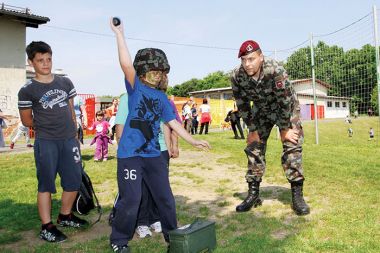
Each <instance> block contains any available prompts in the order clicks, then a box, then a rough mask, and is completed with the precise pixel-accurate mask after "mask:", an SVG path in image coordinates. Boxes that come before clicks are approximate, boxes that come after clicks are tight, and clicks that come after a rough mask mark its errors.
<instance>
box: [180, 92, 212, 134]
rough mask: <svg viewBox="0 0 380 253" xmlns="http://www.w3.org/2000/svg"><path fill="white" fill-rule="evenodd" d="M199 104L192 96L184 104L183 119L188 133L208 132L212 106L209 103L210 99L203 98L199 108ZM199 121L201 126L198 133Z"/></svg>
mask: <svg viewBox="0 0 380 253" xmlns="http://www.w3.org/2000/svg"><path fill="white" fill-rule="evenodd" d="M197 107H198V106H197V104H196V103H195V101H194V98H193V97H190V99H189V100H187V101H186V102H185V103H184V104H183V106H182V121H183V127H184V128H185V129H186V131H187V132H188V133H191V134H192V135H194V134H203V130H205V132H204V133H205V134H208V129H209V125H210V124H211V121H212V117H211V108H210V105H209V100H208V99H207V98H203V100H202V104H201V105H200V106H199V109H198V108H197ZM199 123H200V124H201V127H200V129H199V133H198V126H199Z"/></svg>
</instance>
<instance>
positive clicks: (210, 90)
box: [189, 87, 232, 94]
mask: <svg viewBox="0 0 380 253" xmlns="http://www.w3.org/2000/svg"><path fill="white" fill-rule="evenodd" d="M229 90H232V88H231V87H223V88H213V89H208V90H198V91H191V92H189V94H199V93H208V92H221V91H229Z"/></svg>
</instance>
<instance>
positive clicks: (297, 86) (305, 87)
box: [189, 78, 350, 119]
mask: <svg viewBox="0 0 380 253" xmlns="http://www.w3.org/2000/svg"><path fill="white" fill-rule="evenodd" d="M291 82H292V83H293V87H294V90H295V92H296V94H297V98H298V100H299V102H300V105H301V117H302V119H314V97H313V86H312V79H311V78H309V79H299V80H294V81H291ZM315 85H316V87H315V90H316V97H317V105H318V107H317V108H318V118H344V117H346V116H347V115H349V114H350V110H349V101H350V98H348V97H336V96H328V95H327V93H328V89H329V88H330V87H331V85H329V84H328V83H325V82H323V81H321V80H318V79H317V80H316V81H315ZM189 95H190V96H194V97H196V98H203V97H210V98H214V99H225V100H230V99H232V97H233V96H232V89H231V87H224V88H214V89H209V90H201V91H193V92H189Z"/></svg>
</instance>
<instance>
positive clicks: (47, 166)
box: [18, 20, 310, 252]
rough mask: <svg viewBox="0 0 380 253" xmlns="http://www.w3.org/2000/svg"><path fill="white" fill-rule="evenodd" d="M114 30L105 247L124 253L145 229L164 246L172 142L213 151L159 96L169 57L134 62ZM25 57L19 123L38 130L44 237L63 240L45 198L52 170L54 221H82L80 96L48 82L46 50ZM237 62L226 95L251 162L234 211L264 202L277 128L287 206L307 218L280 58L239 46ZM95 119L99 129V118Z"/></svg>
mask: <svg viewBox="0 0 380 253" xmlns="http://www.w3.org/2000/svg"><path fill="white" fill-rule="evenodd" d="M110 26H111V29H112V31H113V32H114V34H115V37H116V41H117V48H118V54H119V63H120V66H121V70H122V71H123V73H124V83H125V88H126V91H127V94H126V95H124V96H123V97H122V98H121V103H120V104H121V106H120V110H119V111H118V112H117V114H116V118H115V135H116V139H117V140H118V149H117V184H118V196H117V197H116V200H115V204H114V208H113V211H112V215H111V219H110V220H111V226H112V232H111V235H110V246H111V248H112V250H113V251H115V252H130V247H129V245H128V242H129V241H130V240H132V238H133V235H134V233H135V231H136V229H137V230H140V228H141V227H142V228H143V229H145V234H149V232H147V231H146V227H148V226H149V227H151V228H152V229H154V230H156V229H157V231H161V230H162V232H163V235H164V238H165V241H166V242H169V236H168V231H170V230H173V229H176V228H177V217H176V206H175V199H174V196H173V193H172V191H171V188H170V183H169V160H170V158H171V157H177V156H178V142H177V141H176V138H177V136H180V137H182V138H183V139H184V140H185V141H186V142H188V143H190V144H191V145H193V146H194V147H197V148H199V149H202V150H208V149H210V145H209V143H208V142H207V141H202V140H196V139H194V138H193V137H192V135H191V134H190V133H189V131H188V128H187V129H185V128H184V127H183V126H182V125H181V124H180V123H179V121H178V119H176V112H175V108H173V105H172V104H171V102H170V101H169V100H168V98H167V96H166V94H165V93H164V92H165V90H166V88H167V85H168V74H169V71H170V65H169V62H168V59H167V57H166V55H165V53H164V52H163V51H162V50H160V49H157V48H144V49H141V50H139V51H138V52H137V54H136V56H135V58H134V61H132V59H131V56H130V53H129V50H128V47H127V44H126V41H125V38H124V31H123V24H120V25H114V24H113V22H112V20H111V21H110ZM26 52H27V55H28V62H29V64H30V65H31V66H33V67H34V69H35V72H36V77H35V78H34V79H32V80H30V81H29V82H28V83H27V84H26V85H24V86H23V87H22V88H21V89H20V91H19V102H18V107H19V111H20V117H21V120H22V122H23V125H25V126H26V127H34V129H35V133H36V140H35V160H36V167H37V180H38V194H37V205H38V212H39V215H40V218H41V223H42V225H41V231H40V237H41V238H42V239H44V240H46V241H49V242H60V241H64V240H65V239H66V236H65V235H64V234H63V233H62V232H61V231H60V230H59V229H57V227H56V226H55V225H54V224H53V222H52V219H51V194H52V193H55V192H56V189H55V183H54V182H55V177H56V174H57V173H59V174H60V176H61V185H62V188H63V193H62V205H61V208H60V213H59V215H58V217H57V224H58V225H60V226H63V227H67V226H68V227H75V228H80V227H83V226H87V224H88V222H87V221H85V220H83V219H81V218H79V217H77V216H76V215H74V214H73V213H72V212H71V207H72V204H73V201H74V199H75V197H76V195H77V192H78V189H79V187H80V183H81V174H82V170H83V168H82V161H81V153H80V144H79V142H78V140H77V138H76V134H77V127H76V126H77V122H76V117H75V113H74V102H73V100H74V97H75V96H76V90H75V88H74V86H73V84H72V82H71V81H70V80H69V79H68V78H66V77H59V76H55V75H52V73H51V68H52V51H51V48H50V46H49V45H48V44H46V43H44V42H32V43H30V44H29V45H28V47H27V48H26ZM238 57H239V58H241V65H240V66H239V67H238V68H236V69H235V70H234V71H233V73H232V77H231V83H232V90H233V94H234V97H235V99H236V104H237V109H238V111H239V113H240V115H239V116H241V117H242V118H243V120H244V122H245V123H246V124H247V126H248V129H249V133H248V136H247V146H246V148H245V149H244V152H245V154H246V156H247V158H248V171H247V173H246V181H247V183H248V195H247V197H246V198H245V199H244V201H243V202H242V203H241V204H239V205H238V206H237V207H236V211H237V212H245V211H248V210H250V209H251V208H252V207H257V206H258V205H261V204H262V200H261V199H260V196H259V187H260V182H261V181H262V177H263V175H264V172H265V168H266V166H265V151H266V144H267V139H268V137H269V134H270V131H271V129H272V127H273V125H274V124H276V125H277V126H279V128H280V133H281V141H282V145H283V154H282V159H281V161H282V165H283V168H284V172H285V175H286V177H287V179H288V181H289V183H290V184H291V192H292V208H293V210H294V211H295V213H296V214H298V215H305V214H308V213H309V212H310V208H309V206H308V205H307V204H306V203H305V201H304V198H303V182H304V180H305V177H304V172H303V167H302V142H303V131H302V124H301V122H300V118H299V112H300V109H299V105H298V101H297V99H296V96H295V93H294V90H293V87H292V85H291V83H290V82H289V80H288V77H287V74H286V71H285V69H284V68H283V67H282V66H281V65H279V64H278V63H277V62H276V61H274V60H272V59H269V58H266V57H264V56H263V54H262V52H261V49H260V47H259V45H258V43H256V42H255V41H246V42H244V43H243V44H242V45H241V47H240V50H239V54H238ZM251 102H253V104H252V103H251ZM189 107H190V105H189ZM190 109H191V108H190ZM190 111H191V110H190ZM199 113H201V120H200V121H201V132H202V130H203V128H205V131H206V132H205V133H207V132H208V125H209V123H210V122H211V114H210V107H209V106H208V101H207V99H205V100H203V104H202V106H201V107H200V109H199ZM97 116H99V118H98V121H99V122H100V121H101V116H102V115H100V114H99V115H97ZM202 118H203V120H202ZM185 119H186V118H185ZM102 122H103V121H102ZM105 125H107V124H105ZM96 127H97V126H96ZM102 127H103V128H104V127H107V126H102ZM241 137H244V136H241ZM158 222H159V225H158Z"/></svg>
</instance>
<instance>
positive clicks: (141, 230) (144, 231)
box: [136, 226, 152, 238]
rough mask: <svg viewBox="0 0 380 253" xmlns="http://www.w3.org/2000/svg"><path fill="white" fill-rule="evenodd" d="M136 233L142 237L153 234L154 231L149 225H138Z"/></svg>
mask: <svg viewBox="0 0 380 253" xmlns="http://www.w3.org/2000/svg"><path fill="white" fill-rule="evenodd" d="M136 233H137V234H138V235H139V237H140V238H145V237H150V236H152V232H151V231H150V230H149V227H148V226H138V227H137V228H136Z"/></svg>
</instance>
